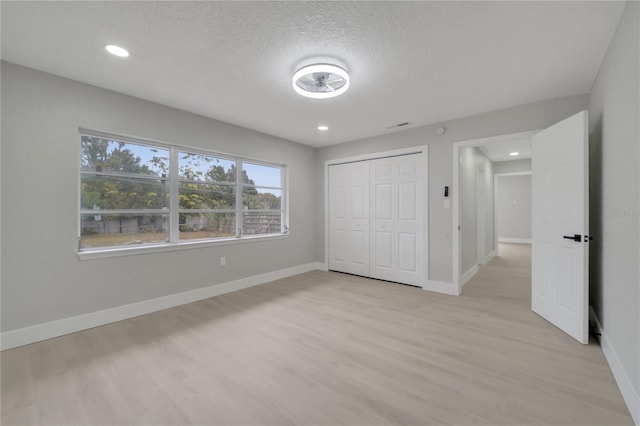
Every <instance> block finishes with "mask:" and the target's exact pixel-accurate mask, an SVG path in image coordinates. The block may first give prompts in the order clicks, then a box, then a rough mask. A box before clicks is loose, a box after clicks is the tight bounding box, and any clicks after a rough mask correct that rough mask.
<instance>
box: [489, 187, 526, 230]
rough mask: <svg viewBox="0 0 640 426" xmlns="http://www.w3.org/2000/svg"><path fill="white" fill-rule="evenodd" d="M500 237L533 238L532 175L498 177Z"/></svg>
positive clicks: (497, 223)
mask: <svg viewBox="0 0 640 426" xmlns="http://www.w3.org/2000/svg"><path fill="white" fill-rule="evenodd" d="M495 194H496V228H497V233H498V239H500V238H517V239H525V240H530V239H531V175H516V176H497V177H496V193H495Z"/></svg>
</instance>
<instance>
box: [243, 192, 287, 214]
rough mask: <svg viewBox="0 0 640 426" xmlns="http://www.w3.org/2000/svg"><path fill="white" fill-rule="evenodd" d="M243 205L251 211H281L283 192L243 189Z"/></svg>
mask: <svg viewBox="0 0 640 426" xmlns="http://www.w3.org/2000/svg"><path fill="white" fill-rule="evenodd" d="M242 204H243V206H244V208H245V209H249V210H280V209H281V208H282V207H281V206H282V190H280V189H266V188H254V187H248V188H244V189H243V194H242Z"/></svg>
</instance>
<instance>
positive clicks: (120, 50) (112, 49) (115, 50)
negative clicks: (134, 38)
mask: <svg viewBox="0 0 640 426" xmlns="http://www.w3.org/2000/svg"><path fill="white" fill-rule="evenodd" d="M104 48H105V49H107V52H109V53H111V54H112V55H116V56H119V57H121V58H126V57H127V56H129V52H128V51H127V49H125V48H124V47H120V46H116V45H115V44H108V45H106V46H105V47H104Z"/></svg>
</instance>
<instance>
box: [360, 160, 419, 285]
mask: <svg viewBox="0 0 640 426" xmlns="http://www.w3.org/2000/svg"><path fill="white" fill-rule="evenodd" d="M422 160H423V157H422V154H412V155H405V156H399V157H390V158H381V159H378V160H372V161H371V170H372V173H371V181H372V188H373V189H372V193H371V206H372V211H373V214H372V217H371V233H372V238H371V242H372V244H371V249H370V252H371V276H372V277H373V278H379V279H384V280H389V281H396V282H400V283H405V284H413V285H421V284H422V271H423V268H422V266H423V265H424V260H422V259H420V256H421V253H422V238H420V235H421V232H422V221H421V220H420V219H421V215H422V213H423V212H422V208H421V206H422V193H421V191H422V187H421V178H420V175H419V173H418V171H419V170H420V161H422Z"/></svg>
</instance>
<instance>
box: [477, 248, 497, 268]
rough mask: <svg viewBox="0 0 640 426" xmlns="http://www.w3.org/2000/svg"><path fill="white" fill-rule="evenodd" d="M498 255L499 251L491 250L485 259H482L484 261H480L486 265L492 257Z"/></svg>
mask: <svg viewBox="0 0 640 426" xmlns="http://www.w3.org/2000/svg"><path fill="white" fill-rule="evenodd" d="M497 255H498V253H497V252H496V251H495V250H491V251H490V252H489V253H488V254H487V255H486V256H485V257H484V259H482V262H480V264H481V265H486V264H487V263H489V262H490V261H491V259H493V258H494V257H496V256H497Z"/></svg>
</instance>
